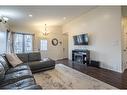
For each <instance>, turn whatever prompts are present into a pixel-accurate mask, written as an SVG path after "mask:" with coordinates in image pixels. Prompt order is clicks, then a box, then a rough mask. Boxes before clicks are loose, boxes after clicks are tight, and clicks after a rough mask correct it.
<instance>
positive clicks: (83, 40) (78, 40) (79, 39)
mask: <svg viewBox="0 0 127 95" xmlns="http://www.w3.org/2000/svg"><path fill="white" fill-rule="evenodd" d="M73 40H74V45H88V42H89V39H88V34H81V35H76V36H73Z"/></svg>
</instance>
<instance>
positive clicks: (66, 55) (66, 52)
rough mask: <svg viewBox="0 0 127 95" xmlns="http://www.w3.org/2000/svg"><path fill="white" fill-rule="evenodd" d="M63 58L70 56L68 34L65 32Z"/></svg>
mask: <svg viewBox="0 0 127 95" xmlns="http://www.w3.org/2000/svg"><path fill="white" fill-rule="evenodd" d="M63 58H68V35H67V34H63Z"/></svg>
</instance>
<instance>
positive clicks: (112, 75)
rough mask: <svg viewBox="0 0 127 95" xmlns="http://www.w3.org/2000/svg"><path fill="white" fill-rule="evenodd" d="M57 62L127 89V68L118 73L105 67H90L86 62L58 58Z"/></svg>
mask: <svg viewBox="0 0 127 95" xmlns="http://www.w3.org/2000/svg"><path fill="white" fill-rule="evenodd" d="M56 63H57V64H59V63H61V64H64V65H66V66H68V67H71V68H73V69H75V70H78V71H80V72H82V73H84V74H87V75H89V76H91V77H94V78H96V79H98V80H101V81H103V82H105V83H108V84H110V85H112V86H115V87H117V88H119V89H127V70H126V71H125V72H124V73H118V72H114V71H111V70H107V69H103V68H96V67H90V66H86V65H84V64H78V63H74V62H72V61H71V60H68V59H63V60H58V61H56Z"/></svg>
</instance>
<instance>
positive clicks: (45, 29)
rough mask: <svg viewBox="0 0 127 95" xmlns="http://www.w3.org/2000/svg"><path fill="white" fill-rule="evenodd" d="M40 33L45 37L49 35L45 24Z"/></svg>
mask: <svg viewBox="0 0 127 95" xmlns="http://www.w3.org/2000/svg"><path fill="white" fill-rule="evenodd" d="M42 33H43V35H45V36H46V35H48V34H49V32H48V31H47V26H46V24H45V28H44V31H42Z"/></svg>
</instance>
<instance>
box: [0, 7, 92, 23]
mask: <svg viewBox="0 0 127 95" xmlns="http://www.w3.org/2000/svg"><path fill="white" fill-rule="evenodd" d="M93 8H95V6H0V15H1V16H6V17H8V18H9V23H10V24H11V25H13V26H16V25H22V26H32V25H34V26H37V25H44V24H47V25H63V24H65V23H67V22H69V21H71V20H72V19H74V18H76V17H78V16H80V15H82V14H84V13H86V12H88V11H89V10H91V9H93ZM29 14H32V15H33V17H29V16H28V15H29ZM64 17H66V19H64Z"/></svg>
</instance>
